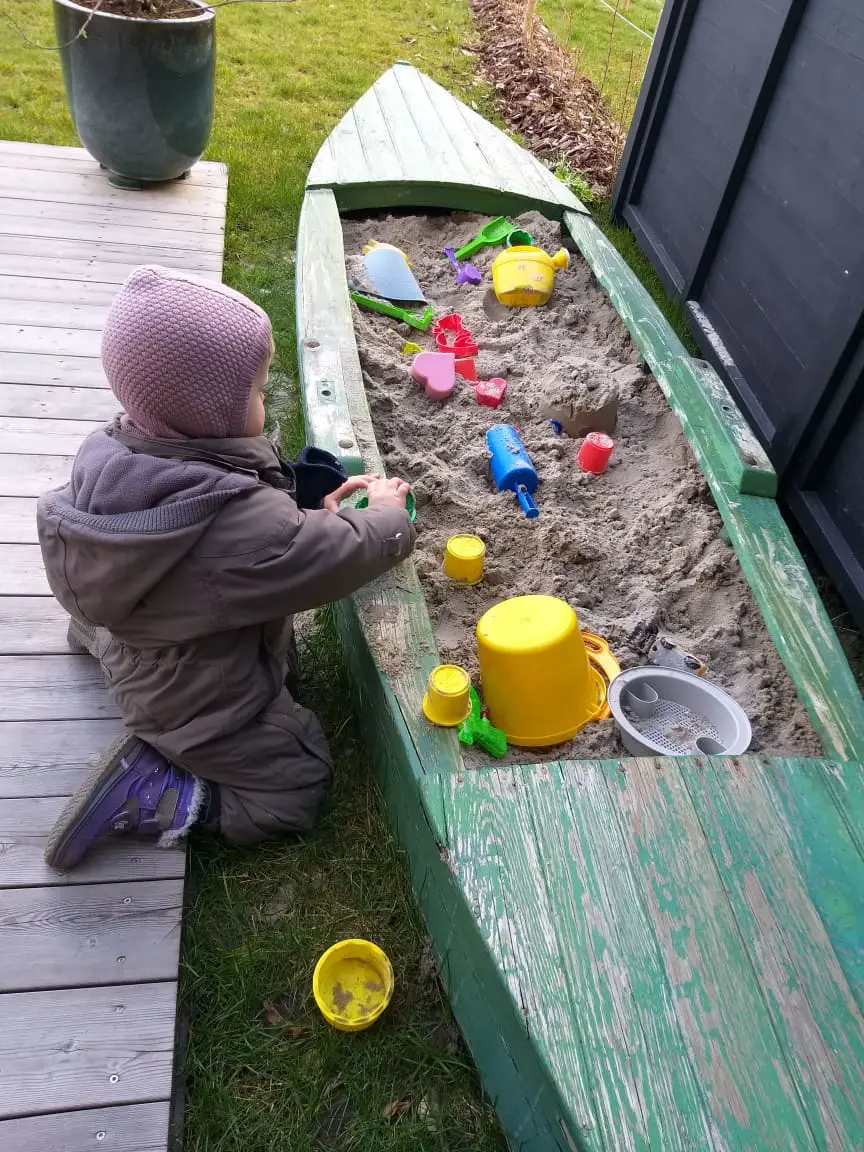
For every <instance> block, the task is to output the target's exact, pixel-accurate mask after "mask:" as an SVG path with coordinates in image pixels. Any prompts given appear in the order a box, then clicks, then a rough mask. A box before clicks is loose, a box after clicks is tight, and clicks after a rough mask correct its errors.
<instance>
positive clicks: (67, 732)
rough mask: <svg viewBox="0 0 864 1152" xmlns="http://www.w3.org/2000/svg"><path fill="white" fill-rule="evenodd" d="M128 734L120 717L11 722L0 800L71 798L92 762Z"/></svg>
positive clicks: (0, 766)
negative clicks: (42, 797)
mask: <svg viewBox="0 0 864 1152" xmlns="http://www.w3.org/2000/svg"><path fill="white" fill-rule="evenodd" d="M122 733H123V724H122V723H121V721H120V720H119V719H111V720H50V721H45V720H7V721H6V722H5V723H4V724H3V727H2V729H0V736H2V738H3V759H2V762H0V797H4V798H7V799H22V798H24V797H27V796H31V797H32V796H71V795H72V793H73V792H74V791H75V789H76V788H77V787H78V785H79V784H80V783H81V780H82V779H83V777H84V775H85V774H86V772H87V770H88V767H89V765H90V763H91V762H92V761H93V760H94V759H95V758H96V757H97V756H98V755H99V754H100V752H102V750H103V749H104V748H107V747H108V746H109V745H110V744H112V743H113V742H114V741H115V740H116V739H117V737H118V736H120V735H122Z"/></svg>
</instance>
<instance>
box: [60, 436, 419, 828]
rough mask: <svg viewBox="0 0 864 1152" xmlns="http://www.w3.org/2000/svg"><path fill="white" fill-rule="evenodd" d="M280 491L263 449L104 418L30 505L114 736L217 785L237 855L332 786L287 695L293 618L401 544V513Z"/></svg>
mask: <svg viewBox="0 0 864 1152" xmlns="http://www.w3.org/2000/svg"><path fill="white" fill-rule="evenodd" d="M290 488H291V481H290V479H288V478H286V477H285V476H284V475H283V472H282V469H281V467H280V464H279V459H278V456H277V454H276V451H275V449H274V448H273V447H272V445H271V444H270V443H269V442H268V441H267V440H266V439H265V438H264V437H256V438H248V439H230V440H156V439H144V438H142V437H139V436H136V435H133V434H132V433H131V432H129V431H126V430H125V429H123V428H122V427H121V424H120V420H119V418H118V419H117V420H115V421H114V423H113V424H110V425H108V426H107V427H106V428H105V429H102V430H100V431H97V432H94V433H93V434H92V435H91V436H89V437H88V438H87V440H86V441H85V442H84V444H83V445H82V447H81V449H80V451H79V453H78V455H77V457H76V459H75V463H74V466H73V469H72V478H71V480H70V482H69V483H68V484H67V485H66V486H65V487H64V488H61V489H59V490H58V491H56V492H49V493H48V494H46V495H45V496H43V497H42V498H41V499H40V501H39V508H38V528H39V542H40V544H41V546H42V554H43V557H44V560H45V568H46V572H47V575H48V580H49V583H50V585H51V589H52V591H53V592H54V595H55V596H56V597H57V599H58V600H59V601H60V603H61V604H62V605H63V607H64V608H65V609H66V610H67V611H68V612H69V613H70V614H71V615H72V616H74V617H76V618H77V619H79V620H81V621H84V622H85V623H90V624H96V625H98V626H99V627H100V632H99V634H98V635H99V641H98V644H97V648H98V651H97V652H96V653H94V654H96V655H98V657H99V659H100V660H101V662H102V667H103V669H104V672H105V675H106V677H107V679H108V681H109V684H110V687H111V690H112V693H113V695H114V698H115V700H116V702H117V704H118V706H119V708H120V711H121V713H122V716H123V719H124V721H125V723H126V725H127V726H128V727H129V728H130V729H131V730H132V731H133V732H135V733H136V734H137V735H138V736H140V737H141V739H143V740H146V741H148V742H149V743H150V744H153V745H154V746H155V747H156V748H158V749H159V750H160V751H161V752H162V753H163V754H164V755H165V756H167V757H168V758H169V759H171V760H173V761H175V762H176V763H178V764H180V765H181V766H183V767H185V768H187V769H188V770H189V771H190V772H193V773H195V774H196V775H198V776H200V777H203V778H204V779H206V780H211V781H215V782H218V783H219V785H220V795H221V817H220V819H221V828H222V832H223V834H224V835H225V836H226V837H227V838H228V839H229V840H231V841H232V842H234V843H250V842H253V841H255V840H261V839H265V838H269V837H274V836H278V835H280V834H284V833H285V832H290V831H297V830H301V829H304V828H308V827H309V826H310V825H311V823H312V821H313V820H314V817H315V814H316V811H317V809H318V806H319V804H320V802H321V799H322V797H323V795H324V793H325V792H326V790H327V787H328V785H329V782H330V778H331V774H332V769H331V763H330V755H329V752H328V749H327V744H326V740H325V738H324V734H323V732H322V731H321V728H320V726H319V724H318V721H317V720H316V718H315V717H314V716H313V715H312V713H311V712H308V711H307V710H306V709H304V708H301V707H300V706H299V705H297V704H296V703H295V702H294V701H293V700H292V698H291V696H290V695H289V694H288V692H287V690H286V689H285V688H284V687H283V676H284V665H285V657H286V653H287V649H288V645H289V643H290V640H291V635H292V628H293V625H292V614H293V613H295V612H300V611H303V610H305V609H310V608H315V607H318V606H320V605H323V604H326V603H329V602H331V601H334V600H339V599H341V598H342V597H344V596H347V595H349V594H350V593H351V592H354V591H356V589H358V588H360V587H361V586H362V585H363V584H366V583H368V582H369V581H370V580H373V579H374V578H375V577H377V576H380V575H381V574H382V573H384V572H386V571H387V570H388V569H389V568H392V567H393V566H394V565H395V564H397V563H399V561H401V560H402V559H404V558H405V557H406V556H407V555H408V554H409V553H410V551H411V549H412V547H413V545H414V528H413V525H412V524H411V521H410V519H409V518H408V515H407V513H406V512H405V511H404V510H402V509H399V508H367V509H364V510H362V511H358V510H355V509H346V510H344V511H341V512H339V513H338V514H334V513H332V512H326V511H323V510H319V511H308V512H304V511H300V510H299V509H298V507H297V505H296V504H295V502H294V500H293V498H292V496H291V494H290V491H289V490H286V489H290ZM102 629H104V630H105V631H101V630H102Z"/></svg>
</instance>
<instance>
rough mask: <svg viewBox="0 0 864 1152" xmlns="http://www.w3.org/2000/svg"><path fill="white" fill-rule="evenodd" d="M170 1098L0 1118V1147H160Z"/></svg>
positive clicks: (123, 1151)
mask: <svg viewBox="0 0 864 1152" xmlns="http://www.w3.org/2000/svg"><path fill="white" fill-rule="evenodd" d="M169 1119H170V1104H169V1102H168V1101H167V1100H158V1101H156V1103H154V1104H129V1105H126V1106H125V1107H119V1108H94V1109H92V1110H91V1109H84V1110H82V1111H80V1112H53V1113H49V1114H48V1115H45V1116H25V1117H23V1118H22V1119H20V1120H0V1148H5V1149H9V1150H10V1152H11V1150H13V1149H14V1152H94V1149H98V1150H99V1152H165V1148H166V1147H167V1146H168V1123H169Z"/></svg>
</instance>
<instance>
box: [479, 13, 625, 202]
mask: <svg viewBox="0 0 864 1152" xmlns="http://www.w3.org/2000/svg"><path fill="white" fill-rule="evenodd" d="M470 3H471V10H472V12H473V14H474V20H475V23H476V25H477V29H478V31H479V33H480V43H479V49H478V63H479V68H480V72H481V75H482V76H483V77H484V78H485V79H486V80H488V81H489V83H490V84H492V86H493V88H494V89H495V106H496V108H497V110H498V112H499V113H500V114H501V115H502V116H503V117H504V119H505V120H506V122H507V125H508V126H509V127H510V128H511V129H512V130H513V131H516V132H518V133H519V134H520V135H521V136H522V137H523V139H524V140H525V141H526V142H527V144H528V146H529V147H530V148H531V150H532V151H533V152H534V153H535V154H536V155H537V156H540V157H542V158H543V159H545V160H552V161H558V160H560V159H561V158H562V157H563V158H564V159H566V160H567V162H568V164H569V165H570V167H571V168H573V169H575V170H576V171H578V172H580V173H581V174H582V175H583V176H584V177H585V178H586V180H587V181H588V182H589V184H591V186H592V190H593V191H594V192H595V193H596V194H598V195H601V196H602V195H606V194H607V193H608V192H609V191H610V190H611V187H612V182H613V180H614V178H615V170H616V167H617V164H618V160H619V157H620V155H621V149H622V147H623V143H624V137H625V133H624V131H623V129H622V128H621V126H620V125H619V124H618V122H617V121H616V120H615V118H614V117H613V115H612V113H611V112H610V111H609V109H608V108H607V107H606V104H605V103H604V101H603V99H602V97H601V95H600V92H599V91H598V89H597V86H596V85H595V84H594V83H593V82H592V81H591V80H589V79H588V77H587V76H580V75H579V74H578V73H577V71H576V69H575V68H574V66H573V59H572V57H571V55H570V53H569V52H568V51H567V50H566V49H565V48H562V47H561V45H560V44H558V42H557V41H556V40H555V39H554V37H553V36H552V33H551V32H550V31H549V29H548V28H547V27H546V25H545V24H544V23H543V21H542V20H540V19H539V18H538V17H537V16H536V15H535V17H534V25H533V32H532V35H531V43H530V46H528V45H526V43H525V40H524V37H523V25H524V21H525V7H524V3H514V2H513V0H470Z"/></svg>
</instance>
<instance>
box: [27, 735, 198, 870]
mask: <svg viewBox="0 0 864 1152" xmlns="http://www.w3.org/2000/svg"><path fill="white" fill-rule="evenodd" d="M206 795H207V790H206V786H205V785H204V784H202V782H201V781H200V780H198V779H197V778H196V777H195V776H192V775H191V773H189V772H186V771H185V770H184V769H183V768H178V767H176V766H175V765H174V764H172V763H171V762H170V760H166V759H165V757H164V756H163V755H162V754H161V753H159V752H157V751H156V749H155V748H152V747H151V746H150V745H149V744H145V743H144V741H143V740H139V739H138V738H137V737H136V736H132V735H128V734H127V735H126V736H122V737H121V738H120V739H119V740H117V741H116V742H115V743H114V744H112V745H111V747H110V748H108V749H106V751H105V752H103V753H102V755H101V756H100V757H99V759H98V760H97V761H96V763H95V764H94V766H93V768H92V769H91V771H90V774H89V775H88V777H87V779H86V780H85V781H84V783H83V784H82V785H81V786H80V787H79V788H78V790H77V792H76V793H75V795H74V796H73V797H72V798H71V799H70V800H69V802H68V804H67V805H66V807H65V808H64V809H63V811H62V812H61V813H60V816H59V818H58V820H57V823H56V824H55V825H54V827H53V829H52V830H51V835H50V836H49V838H48V844H47V847H46V848H45V862H46V863H47V864H49V865H50V866H51V867H52V868H56V869H57V870H58V871H60V872H65V871H67V870H68V869H69V868H74V867H75V865H76V864H77V863H78V861H79V860H80V859H81V857H82V856H83V855H84V853H85V852H87V850H88V849H89V848H90V847H91V845H93V844H94V843H95V842H96V841H97V840H101V839H102V838H103V837H105V836H110V835H112V834H116V833H123V832H134V833H137V834H138V835H139V836H158V837H159V843H160V844H162V845H170V844H172V843H174V842H175V841H177V840H179V839H180V838H181V837H182V836H184V835H185V833H186V832H187V831H188V830H189V828H191V826H192V825H193V824H194V823H195V820H196V818H197V816H198V814H199V812H200V810H201V808H202V806H203V803H204V800H205V799H206Z"/></svg>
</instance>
